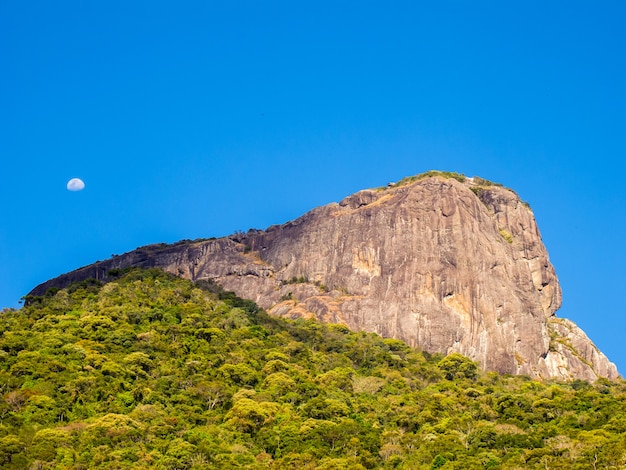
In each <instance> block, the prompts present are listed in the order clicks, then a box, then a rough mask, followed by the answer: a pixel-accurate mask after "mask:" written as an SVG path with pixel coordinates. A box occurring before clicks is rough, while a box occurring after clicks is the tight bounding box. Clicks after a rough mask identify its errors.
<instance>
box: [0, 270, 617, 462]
mask: <svg viewBox="0 0 626 470" xmlns="http://www.w3.org/2000/svg"><path fill="white" fill-rule="evenodd" d="M118 274H120V277H119V278H118V279H117V280H115V281H113V282H110V283H108V284H106V285H99V284H97V283H95V282H83V283H81V284H74V285H72V286H70V287H69V288H67V289H64V290H60V291H58V292H49V293H48V294H47V295H46V296H44V297H39V298H31V299H29V302H28V306H26V307H24V308H22V309H20V310H4V311H3V312H2V314H1V315H0V397H1V400H0V466H1V467H2V468H7V469H29V468H30V469H44V468H45V469H47V468H54V469H98V468H101V469H125V468H136V469H151V468H157V469H201V468H215V469H229V468H249V469H362V468H398V469H484V468H485V469H515V468H517V469H558V468H564V469H565V468H567V469H570V470H574V469H600V468H616V469H617V468H623V466H624V465H625V464H626V384H625V383H624V381H621V380H620V381H614V382H611V381H608V380H599V381H598V382H596V383H593V384H590V383H587V382H583V381H575V382H571V383H567V384H563V383H545V382H536V381H532V380H530V379H529V378H525V377H514V376H500V375H497V374H495V373H485V372H482V371H480V370H479V369H478V368H477V367H476V365H475V364H474V363H473V362H471V361H470V360H469V359H467V358H464V357H463V356H460V355H456V354H455V355H451V356H448V357H445V358H442V357H441V356H430V355H427V354H424V353H421V352H420V351H416V350H412V349H411V348H409V347H408V346H406V345H405V344H404V343H402V342H401V341H398V340H391V339H382V338H380V337H378V336H376V335H374V334H366V333H352V332H350V331H349V330H348V329H347V328H345V327H344V326H341V325H323V324H320V323H317V322H314V321H305V320H298V321H286V320H283V319H278V318H274V317H270V316H268V315H267V314H266V313H265V312H264V311H262V310H260V309H259V308H258V307H257V306H256V305H255V304H253V303H252V302H250V301H245V300H242V299H239V298H237V297H235V296H234V295H232V294H230V293H227V292H223V291H221V290H220V289H219V288H217V286H215V285H211V284H204V285H194V284H193V283H191V282H190V281H186V280H181V279H178V278H175V277H173V276H170V275H166V274H164V273H163V272H161V271H157V270H149V271H140V270H130V271H128V272H124V273H118Z"/></svg>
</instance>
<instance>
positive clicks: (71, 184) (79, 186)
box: [67, 178, 85, 191]
mask: <svg viewBox="0 0 626 470" xmlns="http://www.w3.org/2000/svg"><path fill="white" fill-rule="evenodd" d="M67 189H68V190H70V191H82V190H83V189H85V183H84V182H83V180H81V179H80V178H72V179H71V180H69V181H68V182H67Z"/></svg>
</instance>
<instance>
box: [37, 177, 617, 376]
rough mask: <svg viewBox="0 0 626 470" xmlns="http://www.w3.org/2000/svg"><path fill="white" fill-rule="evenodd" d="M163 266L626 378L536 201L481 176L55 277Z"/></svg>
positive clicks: (548, 363)
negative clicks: (565, 272)
mask: <svg viewBox="0 0 626 470" xmlns="http://www.w3.org/2000/svg"><path fill="white" fill-rule="evenodd" d="M128 266H142V267H160V268H163V269H164V270H166V271H169V272H171V273H174V274H176V275H179V276H182V277H185V278H188V279H191V280H196V281H197V280H201V279H211V280H214V281H216V282H218V283H219V284H221V285H222V286H223V287H224V288H225V289H227V290H232V291H234V292H236V293H237V295H239V296H240V297H244V298H248V299H252V300H254V301H255V302H257V303H258V304H259V305H261V306H262V307H264V308H266V309H267V310H268V311H269V312H270V313H272V314H274V315H280V316H284V317H289V318H297V317H315V318H318V319H320V320H322V321H326V322H333V323H343V324H345V325H347V326H348V327H349V328H351V329H353V330H365V331H371V332H377V333H379V334H380V335H382V336H384V337H394V338H399V339H402V340H404V341H406V342H407V343H408V344H410V345H412V346H417V347H419V348H422V349H424V350H426V351H429V352H431V353H434V352H439V353H443V354H449V353H452V352H459V353H462V354H464V355H466V356H469V357H471V358H472V359H474V360H476V361H477V362H478V363H479V364H480V365H481V366H482V367H484V368H486V369H489V370H496V371H499V372H506V373H511V374H527V375H530V376H531V377H534V378H557V379H585V380H595V379H596V378H598V377H607V378H616V377H618V373H617V369H616V367H615V365H614V364H612V363H611V362H610V361H609V360H608V359H607V358H606V357H605V356H604V355H603V354H602V353H601V352H600V351H599V350H598V349H597V348H596V347H595V346H594V345H593V343H592V342H591V341H590V340H589V338H587V336H586V335H585V334H584V332H582V330H580V329H579V328H578V327H577V326H576V325H575V324H573V323H572V322H571V321H569V320H565V319H559V318H557V317H556V316H555V312H556V311H557V309H558V308H559V307H560V305H561V289H560V286H559V283H558V279H557V277H556V274H555V272H554V268H553V267H552V265H551V264H550V262H549V259H548V254H547V252H546V249H545V247H544V245H543V243H542V241H541V236H540V234H539V230H538V228H537V224H536V222H535V218H534V216H533V213H532V211H531V210H530V209H529V208H528V207H527V205H525V204H524V203H523V202H522V201H521V200H520V199H519V197H518V196H517V195H516V194H515V193H514V192H513V191H511V190H508V189H505V188H503V187H500V186H497V185H493V184H490V183H488V182H486V181H485V180H482V179H480V178H466V179H463V178H450V177H445V175H444V174H435V175H434V176H428V177H423V178H419V177H416V178H410V179H407V180H406V181H403V182H401V183H398V184H392V185H390V186H389V187H387V188H380V189H377V190H364V191H360V192H358V193H356V194H354V195H352V196H349V197H347V198H345V199H344V200H342V201H341V202H339V203H338V204H337V203H333V204H329V205H327V206H324V207H319V208H317V209H314V210H312V211H310V212H308V213H307V214H305V215H303V216H302V217H300V218H298V219H296V220H294V221H291V222H288V223H286V224H284V225H280V226H272V227H269V228H268V229H266V230H264V231H261V230H259V231H254V230H251V231H249V232H248V233H246V234H236V235H231V236H229V237H225V238H220V239H214V240H203V241H184V242H179V243H177V244H174V245H150V246H147V247H143V248H140V249H137V250H135V251H132V252H129V253H127V254H124V255H121V256H116V257H114V258H111V259H109V260H107V261H103V262H99V263H95V264H93V265H90V266H87V267H84V268H81V269H78V270H76V271H73V272H70V273H68V274H65V275H63V276H60V277H58V278H56V279H52V280H50V281H48V282H46V283H44V284H42V285H40V286H38V287H37V288H35V289H34V290H33V292H31V294H33V295H42V294H43V293H45V292H46V290H47V289H48V288H50V287H64V286H65V285H67V284H68V283H70V282H75V281H79V280H84V279H86V278H91V277H95V278H97V279H101V280H104V281H106V280H107V279H108V277H109V275H108V273H109V271H110V270H111V269H115V268H125V267H128Z"/></svg>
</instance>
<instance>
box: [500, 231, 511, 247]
mask: <svg viewBox="0 0 626 470" xmlns="http://www.w3.org/2000/svg"><path fill="white" fill-rule="evenodd" d="M498 231H499V232H500V235H501V236H502V238H504V239H505V240H506V242H507V243H509V244H511V243H513V235H511V234H510V233H509V232H508V231H506V230H505V229H503V228H499V229H498Z"/></svg>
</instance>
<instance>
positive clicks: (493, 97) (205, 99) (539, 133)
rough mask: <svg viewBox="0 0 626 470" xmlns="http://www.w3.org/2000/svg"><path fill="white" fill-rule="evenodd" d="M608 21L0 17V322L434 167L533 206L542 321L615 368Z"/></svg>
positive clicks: (23, 10)
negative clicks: (96, 276) (42, 286)
mask: <svg viewBox="0 0 626 470" xmlns="http://www.w3.org/2000/svg"><path fill="white" fill-rule="evenodd" d="M624 24H626V3H624V2H621V1H614V2H611V1H603V2H577V1H568V2H533V1H530V2H502V1H481V2H467V1H441V2H414V1H411V2H408V1H407V2H400V1H398V2H382V1H379V2H368V1H359V2H349V1H333V2H326V1H319V0H318V1H315V2H287V1H274V2H271V1H269V2H259V1H247V2H244V1H236V0H235V1H228V2H210V1H206V2H204V1H203V2H200V1H197V2H196V1H179V2H161V1H149V2H148V1H131V2H128V1H124V2H118V1H107V2H95V1H75V2H68V1H63V0H61V1H58V2H47V1H46V2H43V1H42V2H36V1H28V0H25V1H20V2H2V3H0V57H1V63H2V66H1V67H2V73H1V74H0V129H1V130H0V162H1V166H0V168H1V170H0V175H1V176H2V195H3V197H2V204H1V205H0V306H7V307H16V306H18V300H19V298H20V297H21V296H22V295H24V294H26V293H27V292H28V291H29V290H30V289H31V288H32V287H34V286H35V285H36V284H38V283H40V282H43V281H45V280H47V279H48V278H50V277H54V276H56V275H58V274H61V273H63V272H66V271H69V270H72V269H74V268H77V267H80V266H82V265H85V264H89V263H91V262H93V261H96V260H101V259H106V258H108V257H109V256H110V255H111V254H114V253H122V252H126V251H130V250H132V249H134V248H136V247H137V246H141V245H145V244H149V243H157V242H174V241H177V240H179V239H184V238H190V239H193V238H199V237H211V236H223V235H228V234H230V233H232V232H234V231H236V230H247V229H248V228H252V227H254V228H265V227H267V226H269V225H272V224H276V223H283V222H286V221H288V220H291V219H294V218H296V217H297V216H299V215H301V214H302V213H304V212H306V211H307V210H309V209H311V208H313V207H316V206H318V205H322V204H327V203H329V202H333V201H338V200H340V199H342V198H343V197H345V196H346V195H348V194H351V193H353V192H355V191H357V190H359V189H364V188H368V187H375V186H381V185H384V184H386V183H387V182H388V181H396V180H398V179H400V178H402V177H404V176H408V175H413V174H417V173H421V172H424V171H427V170H430V169H440V170H448V171H457V172H460V173H464V174H466V175H467V176H474V175H477V176H481V177H483V178H487V179H490V180H492V181H496V182H501V183H503V184H504V185H506V186H509V187H511V188H513V189H514V190H515V191H516V192H518V194H520V196H521V197H522V198H523V199H524V200H527V201H528V202H529V203H530V205H531V207H532V208H533V210H534V212H535V216H536V218H537V221H538V224H539V228H540V230H541V233H542V236H543V239H544V242H545V244H546V246H547V248H548V251H549V254H550V258H551V261H552V262H553V264H554V265H555V267H556V270H557V274H558V275H559V279H560V281H561V284H562V287H563V294H564V301H563V307H562V309H561V310H560V311H559V312H558V315H559V316H563V317H567V318H571V319H572V320H574V321H575V322H577V323H578V324H579V325H580V326H581V327H582V328H583V329H584V330H585V331H586V332H587V334H588V335H589V336H590V337H591V339H592V340H593V341H594V342H595V343H596V344H597V345H598V346H599V347H600V349H601V350H602V351H603V352H605V353H606V354H607V355H608V356H609V358H610V359H611V360H613V361H614V362H616V364H617V365H618V368H619V369H620V371H621V372H622V373H624V371H626V350H625V349H624V348H623V346H622V345H623V336H624V334H626V307H625V303H624V299H623V298H622V295H621V294H622V293H623V292H624V285H625V281H626V256H625V250H624V241H625V240H626V174H625V170H626V169H625V166H626V164H625V163H624V162H625V161H626V86H625V85H624V84H626V28H624ZM72 177H80V178H82V179H83V180H84V181H85V184H86V188H85V189H84V190H83V191H80V192H70V191H68V190H67V189H66V187H65V185H66V183H67V181H68V180H69V179H70V178H72Z"/></svg>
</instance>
